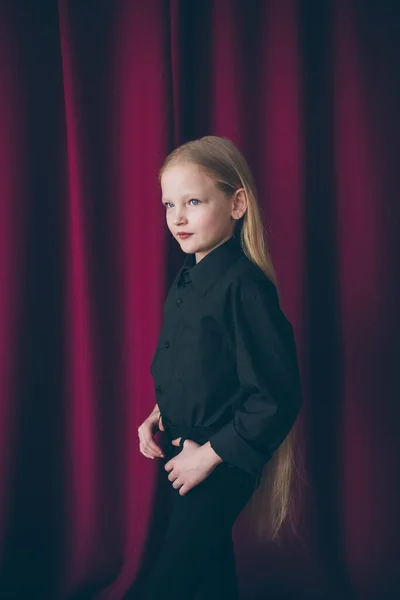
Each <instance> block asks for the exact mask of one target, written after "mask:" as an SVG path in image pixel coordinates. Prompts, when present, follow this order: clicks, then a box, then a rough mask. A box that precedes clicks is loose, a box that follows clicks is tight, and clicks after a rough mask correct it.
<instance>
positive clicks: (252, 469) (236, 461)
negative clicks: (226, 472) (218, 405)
mask: <svg viewBox="0 0 400 600" xmlns="http://www.w3.org/2000/svg"><path fill="white" fill-rule="evenodd" d="M208 441H209V442H210V444H211V447H212V448H213V450H214V452H216V453H217V454H218V456H219V457H220V458H222V460H223V461H224V462H227V463H230V464H231V465H234V466H235V467H239V469H244V470H245V471H247V472H248V473H251V474H252V475H257V474H258V473H259V471H260V469H262V468H263V466H264V465H265V463H266V462H267V460H268V458H269V457H267V456H265V454H262V453H261V452H258V451H257V450H254V448H252V447H251V446H250V444H249V443H248V442H246V440H245V439H244V438H242V437H241V436H240V435H239V434H238V433H237V431H236V429H235V425H234V422H233V420H232V421H229V422H228V423H227V424H226V425H224V426H223V427H222V428H221V429H220V430H219V431H217V432H216V433H214V434H213V435H211V436H210V437H209V439H208Z"/></svg>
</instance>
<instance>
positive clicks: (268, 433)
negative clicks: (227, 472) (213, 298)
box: [209, 277, 302, 474]
mask: <svg viewBox="0 0 400 600" xmlns="http://www.w3.org/2000/svg"><path fill="white" fill-rule="evenodd" d="M230 292H231V293H230V294H229V297H228V298H227V303H226V311H225V317H224V322H225V329H226V331H227V334H228V337H229V338H230V341H231V344H232V346H233V348H234V350H235V355H236V363H237V364H236V367H237V374H238V379H239V382H240V388H241V392H243V395H244V398H245V400H244V401H243V402H242V403H241V404H240V406H238V407H236V408H235V407H234V409H233V417H232V419H231V420H230V421H228V423H227V424H226V425H224V426H223V427H222V428H221V429H220V430H219V431H217V432H216V433H214V434H213V435H212V436H211V437H210V438H209V441H210V443H211V446H212V448H213V449H214V451H215V452H216V453H217V454H218V455H219V456H220V457H221V458H222V460H223V461H225V462H228V463H230V464H233V465H235V466H237V467H239V468H242V469H244V470H246V471H248V472H250V473H253V474H256V473H258V472H259V470H260V469H261V468H262V467H263V465H264V464H265V463H266V462H267V460H268V459H269V458H270V457H271V456H272V454H273V452H274V451H275V450H276V449H277V448H278V447H279V446H280V444H281V443H282V442H283V440H284V439H285V437H286V436H287V434H288V433H289V431H290V429H291V427H292V425H293V424H294V422H295V420H296V418H297V415H298V413H299V411H300V408H301V406H302V390H301V383H300V376H299V368H298V361H297V353H296V345H295V340H294V336H293V328H292V325H291V324H290V322H289V321H288V320H287V319H286V317H285V315H284V313H283V312H282V311H281V309H280V307H279V300H278V296H277V293H276V288H275V286H274V285H273V283H272V282H270V281H269V280H268V279H267V278H265V279H261V278H260V279H257V280H255V279H254V278H250V277H246V278H245V279H240V278H238V280H237V281H235V282H234V283H233V284H232V286H231V290H230ZM240 395H241V394H240ZM242 397H243V396H242Z"/></svg>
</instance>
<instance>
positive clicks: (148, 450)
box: [138, 411, 164, 459]
mask: <svg viewBox="0 0 400 600" xmlns="http://www.w3.org/2000/svg"><path fill="white" fill-rule="evenodd" d="M158 430H160V431H164V425H163V423H162V418H161V415H160V412H159V411H156V412H154V413H151V415H150V416H149V417H147V419H146V420H145V421H143V423H142V424H141V425H140V427H139V429H138V434H139V448H140V452H141V453H142V454H143V455H144V456H146V457H147V458H153V459H154V458H163V457H164V454H163V451H162V450H161V448H160V447H159V446H158V445H157V444H156V443H155V441H154V440H153V434H154V433H155V432H156V431H158Z"/></svg>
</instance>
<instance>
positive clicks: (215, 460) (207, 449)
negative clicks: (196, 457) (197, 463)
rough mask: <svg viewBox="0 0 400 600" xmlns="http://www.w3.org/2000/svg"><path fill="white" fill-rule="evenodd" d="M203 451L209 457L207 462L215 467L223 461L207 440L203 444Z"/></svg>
mask: <svg viewBox="0 0 400 600" xmlns="http://www.w3.org/2000/svg"><path fill="white" fill-rule="evenodd" d="M201 448H202V452H203V453H204V455H205V456H206V457H207V462H210V464H211V465H212V466H214V467H216V466H217V465H219V464H220V463H222V462H223V460H222V458H221V457H220V456H219V455H218V454H217V453H216V452H215V450H214V448H213V447H212V446H211V444H210V442H206V443H205V444H203V445H202V446H201Z"/></svg>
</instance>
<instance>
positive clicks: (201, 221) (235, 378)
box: [139, 136, 302, 600]
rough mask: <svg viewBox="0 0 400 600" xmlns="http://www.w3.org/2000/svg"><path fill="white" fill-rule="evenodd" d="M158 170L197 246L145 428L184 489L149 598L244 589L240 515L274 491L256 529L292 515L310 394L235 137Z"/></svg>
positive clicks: (153, 452)
mask: <svg viewBox="0 0 400 600" xmlns="http://www.w3.org/2000/svg"><path fill="white" fill-rule="evenodd" d="M159 179H160V183H161V188H162V196H163V198H162V201H163V204H164V205H165V208H166V219H167V226H168V228H169V230H170V232H171V234H172V235H173V236H174V238H175V239H176V240H177V241H178V243H179V244H180V246H181V248H182V250H183V252H185V253H186V255H187V256H186V258H185V260H184V263H183V265H182V267H181V269H180V270H179V271H178V273H177V276H176V278H175V280H174V282H173V283H172V285H171V287H170V290H169V292H168V295H167V298H166V300H165V304H164V320H163V324H162V328H161V332H160V337H159V341H158V344H157V347H156V350H155V354H154V357H153V360H152V363H151V369H150V370H151V373H152V376H153V379H154V385H155V393H156V398H157V404H156V406H155V408H154V410H153V412H152V413H151V415H150V416H149V417H148V418H147V419H146V420H145V421H144V423H143V424H142V425H141V426H140V427H139V445H140V451H141V452H142V454H144V456H146V457H148V458H153V459H154V458H157V457H158V458H162V459H164V469H165V472H166V477H168V480H169V482H170V484H171V493H172V496H173V504H172V513H171V518H170V520H169V523H168V529H167V533H166V537H165V539H164V541H163V545H162V547H161V549H160V553H159V556H158V561H157V564H156V566H155V569H154V571H153V572H152V574H151V577H150V580H149V582H148V584H147V586H146V591H145V595H144V599H145V600H155V599H156V598H161V597H164V598H165V597H166V598H174V600H181V599H182V600H183V599H184V600H190V599H191V598H198V599H199V600H200V599H201V600H202V599H204V600H217V599H218V600H222V599H224V600H226V599H228V600H235V599H237V598H239V592H238V585H237V578H236V571H235V556H234V549H233V541H232V526H233V524H234V522H235V520H236V518H237V517H238V515H239V514H240V512H241V511H242V509H243V508H244V507H245V506H246V504H247V503H248V502H249V500H250V498H252V496H253V495H254V496H256V495H258V496H259V497H263V509H262V511H259V514H260V518H261V520H260V527H259V530H260V531H268V532H270V534H271V536H272V537H275V536H276V534H277V532H278V530H279V528H280V526H281V525H282V523H283V522H284V520H285V518H286V517H287V516H288V514H289V513H288V504H289V498H290V490H289V484H290V482H291V475H292V470H293V466H294V463H293V457H292V450H293V448H292V445H293V440H292V432H291V429H292V427H293V425H294V423H295V421H296V418H297V415H298V413H299V410H300V408H301V405H302V392H301V383H300V376H299V369H298V361H297V354H296V345H295V340H294V335H293V328H292V326H291V324H290V322H289V321H288V320H287V318H286V317H285V315H284V313H283V311H282V310H281V308H280V305H279V299H278V293H277V290H276V277H275V273H274V269H273V266H272V262H271V258H270V255H269V252H268V249H267V244H266V240H265V233H264V228H263V224H262V219H261V213H260V207H259V205H258V201H257V195H256V188H255V184H254V181H253V177H252V175H251V172H250V170H249V167H248V165H247V162H246V160H245V158H244V157H243V155H242V154H241V153H240V151H239V150H238V148H237V147H236V146H235V144H234V143H233V142H232V141H230V140H228V139H226V138H222V137H216V136H206V137H203V138H201V139H198V140H194V141H190V142H188V143H186V144H184V145H182V146H180V147H178V148H177V149H175V150H174V151H173V152H172V153H171V154H170V155H169V156H168V157H167V158H166V160H165V162H164V164H163V166H162V168H161V170H160V174H159ZM158 430H161V431H162V432H164V438H165V439H164V441H165V444H164V451H165V454H164V452H163V450H162V449H161V448H159V447H158V445H157V444H156V442H155V441H154V439H153V435H154V433H155V432H156V431H158ZM267 463H268V464H267ZM256 490H257V493H255V492H256ZM261 492H263V493H261Z"/></svg>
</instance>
